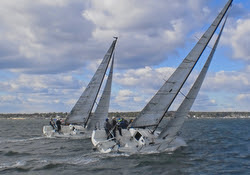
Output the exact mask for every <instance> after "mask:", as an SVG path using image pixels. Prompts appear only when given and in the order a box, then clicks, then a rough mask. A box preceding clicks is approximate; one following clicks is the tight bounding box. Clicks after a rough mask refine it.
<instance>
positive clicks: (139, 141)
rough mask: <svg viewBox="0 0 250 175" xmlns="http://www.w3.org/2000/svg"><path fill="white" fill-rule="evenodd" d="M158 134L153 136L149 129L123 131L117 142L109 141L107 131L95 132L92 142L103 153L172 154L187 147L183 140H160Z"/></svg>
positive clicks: (117, 137)
mask: <svg viewBox="0 0 250 175" xmlns="http://www.w3.org/2000/svg"><path fill="white" fill-rule="evenodd" d="M157 136H158V134H157V133H156V134H151V133H150V130H148V129H132V128H131V129H129V130H127V129H123V130H122V136H120V135H119V132H118V131H117V133H116V140H114V139H109V140H107V135H106V133H105V130H94V131H93V132H92V137H91V141H92V143H93V145H94V147H95V148H96V149H97V150H98V151H100V152H102V153H109V152H122V153H132V154H133V153H158V152H172V151H175V150H176V149H177V148H179V147H182V146H186V143H185V142H184V141H183V140H182V139H181V138H176V139H175V140H173V141H171V142H170V141H169V140H167V138H166V139H158V138H157Z"/></svg>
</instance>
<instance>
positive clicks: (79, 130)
mask: <svg viewBox="0 0 250 175" xmlns="http://www.w3.org/2000/svg"><path fill="white" fill-rule="evenodd" d="M73 127H74V129H73ZM43 134H44V135H45V136H47V137H62V138H75V139H83V138H90V137H91V132H90V131H88V130H87V129H86V128H84V127H83V126H81V125H61V131H60V132H57V131H56V130H55V129H53V128H52V126H50V125H48V126H43Z"/></svg>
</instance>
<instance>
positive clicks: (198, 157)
mask: <svg viewBox="0 0 250 175" xmlns="http://www.w3.org/2000/svg"><path fill="white" fill-rule="evenodd" d="M48 122H49V121H48V120H45V119H26V120H10V119H0V131H1V132H0V174H1V175H5V174H6V175H7V174H8V175H9V174H11V175H16V174H17V175H20V174H25V175H38V174H39V175H41V174H42V175H43V174H44V175H50V174H51V175H52V174H53V175H54V174H60V175H64V174H65V175H66V174H67V175H68V174H84V175H88V174H95V175H99V174H101V175H103V174H107V175H112V174H116V175H117V174H122V175H123V174H124V175H126V174H133V175H136V174H140V175H142V174H143V175H149V174H150V175H151V174H156V175H161V174H173V175H181V174H185V175H186V174H188V175H189V174H193V175H197V174H202V175H211V174H226V175H228V174H235V175H239V174H240V175H244V174H249V173H250V151H249V150H250V127H249V126H250V119H188V120H187V121H186V122H185V125H184V126H183V129H182V134H181V136H182V137H183V138H184V140H185V141H186V142H187V145H188V146H187V147H184V148H181V149H179V150H177V151H175V152H173V153H172V154H169V153H162V154H150V155H126V154H101V153H99V152H95V151H93V150H92V144H91V142H90V140H89V139H81V140H77V139H61V138H57V139H55V138H54V139H52V138H45V137H43V135H42V126H43V125H47V124H48Z"/></svg>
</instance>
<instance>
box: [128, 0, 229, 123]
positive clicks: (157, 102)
mask: <svg viewBox="0 0 250 175" xmlns="http://www.w3.org/2000/svg"><path fill="white" fill-rule="evenodd" d="M231 3H232V0H229V1H228V2H227V4H226V5H225V7H224V8H223V9H222V11H221V12H220V14H219V15H218V16H217V17H216V19H215V20H214V21H213V23H212V25H211V26H210V27H209V28H208V29H207V31H206V32H205V33H204V35H203V36H202V37H201V39H200V40H199V41H198V43H197V44H196V45H195V46H194V48H193V49H192V50H191V52H190V53H189V54H188V55H187V57H186V58H185V59H184V60H183V62H182V63H181V64H180V65H179V67H178V68H177V69H176V70H175V72H174V73H173V74H172V75H171V77H170V78H169V79H168V80H167V81H166V82H165V83H164V85H163V86H162V87H161V88H160V90H159V91H158V92H157V93H156V94H155V96H154V97H153V98H152V99H151V100H150V101H149V103H148V104H147V105H146V106H145V107H144V109H143V110H142V111H141V112H140V114H139V116H137V117H136V119H135V120H134V121H133V123H132V124H131V126H130V127H134V128H142V127H147V126H156V127H157V126H158V125H159V123H160V122H161V120H162V118H163V117H164V115H165V113H166V112H167V110H168V109H169V107H170V105H171V104H172V102H173V101H174V99H175V97H176V96H177V94H178V93H179V91H180V89H181V87H182V86H183V84H184V83H185V81H186V79H187V78H188V76H189V74H190V73H191V71H192V70H193V68H194V66H195V64H196V62H197V61H198V59H199V58H200V56H201V54H202V53H203V51H204V49H205V48H206V46H207V44H208V42H209V41H210V39H211V37H212V36H213V34H214V32H215V30H216V29H217V27H218V25H219V24H220V22H221V20H222V18H223V17H224V15H225V13H226V12H227V10H228V8H229V6H230V5H231Z"/></svg>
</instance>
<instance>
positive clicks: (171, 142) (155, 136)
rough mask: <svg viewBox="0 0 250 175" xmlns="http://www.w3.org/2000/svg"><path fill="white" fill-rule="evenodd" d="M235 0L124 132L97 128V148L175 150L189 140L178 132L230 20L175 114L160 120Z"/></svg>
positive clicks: (94, 139) (113, 150) (127, 151)
mask: <svg viewBox="0 0 250 175" xmlns="http://www.w3.org/2000/svg"><path fill="white" fill-rule="evenodd" d="M231 4H232V0H229V1H228V2H227V4H226V5H225V6H224V8H223V9H222V11H221V12H220V14H219V15H218V16H217V17H216V19H215V20H214V21H213V23H212V24H211V26H210V27H209V28H208V29H207V31H206V32H205V33H204V34H203V36H202V37H201V38H200V40H199V41H198V43H197V44H196V45H195V46H194V48H193V49H192V50H191V51H190V53H189V54H188V55H187V56H186V58H185V59H184V60H183V62H182V63H181V64H180V65H179V66H178V68H177V69H176V70H175V72H174V73H173V74H172V75H171V76H170V78H169V79H168V80H167V81H166V82H165V83H164V84H163V86H162V87H161V88H160V89H159V91H158V92H157V93H156V94H155V95H154V96H153V98H152V99H151V100H150V101H149V103H148V104H147V105H146V106H145V107H144V109H143V110H142V111H141V112H140V114H139V115H138V116H137V117H136V118H135V120H134V121H133V122H132V123H131V124H130V126H129V128H128V129H127V130H122V136H119V134H117V136H116V138H115V139H109V140H107V137H106V135H105V132H104V131H103V130H94V131H93V133H92V137H91V140H92V143H93V145H94V147H95V148H96V149H97V150H99V151H100V152H102V153H109V152H125V153H152V152H166V151H174V150H176V149H177V148H179V147H181V146H186V143H185V141H184V140H183V139H181V138H180V137H179V136H178V131H179V130H180V129H181V126H182V124H183V123H184V121H185V118H186V116H187V115H188V112H189V111H190V109H191V107H192V104H193V103H194V101H195V98H196V96H197V94H198V92H199V89H200V87H201V85H202V83H203V80H204V78H205V75H206V72H207V70H208V68H209V65H210V62H211V60H212V57H213V55H214V52H215V49H216V47H217V45H218V42H219V38H220V36H221V34H222V31H223V28H224V25H225V22H226V20H225V22H224V24H223V26H222V28H221V31H220V33H219V35H218V37H217V40H216V42H215V44H214V46H213V49H212V50H211V53H210V55H209V57H208V58H207V61H206V63H205V65H204V67H203V68H202V70H201V72H200V74H199V76H198V77H197V79H196V81H195V82H194V84H193V86H192V88H191V89H190V91H189V93H188V94H187V96H186V97H185V98H184V100H183V102H182V104H181V105H180V106H179V108H178V109H177V111H176V113H175V115H174V117H173V118H172V119H171V120H170V121H169V122H168V123H167V124H166V125H164V126H163V129H162V130H160V129H159V124H160V123H161V122H162V120H163V118H164V115H165V114H166V113H167V111H168V109H169V107H170V105H171V104H172V103H173V101H174V100H175V97H176V96H177V94H178V93H179V92H180V90H181V88H182V86H183V84H184V83H185V82H186V80H187V78H188V76H189V75H190V73H191V72H192V70H193V68H194V66H195V65H196V63H197V61H198V60H199V58H200V56H201V55H202V53H203V51H204V49H205V48H206V47H207V45H208V43H209V41H210V39H211V38H212V36H213V35H214V33H215V31H216V29H217V28H218V26H219V24H220V23H221V21H222V19H223V17H224V16H225V14H226V12H227V11H228V9H229V7H230V5H231Z"/></svg>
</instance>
